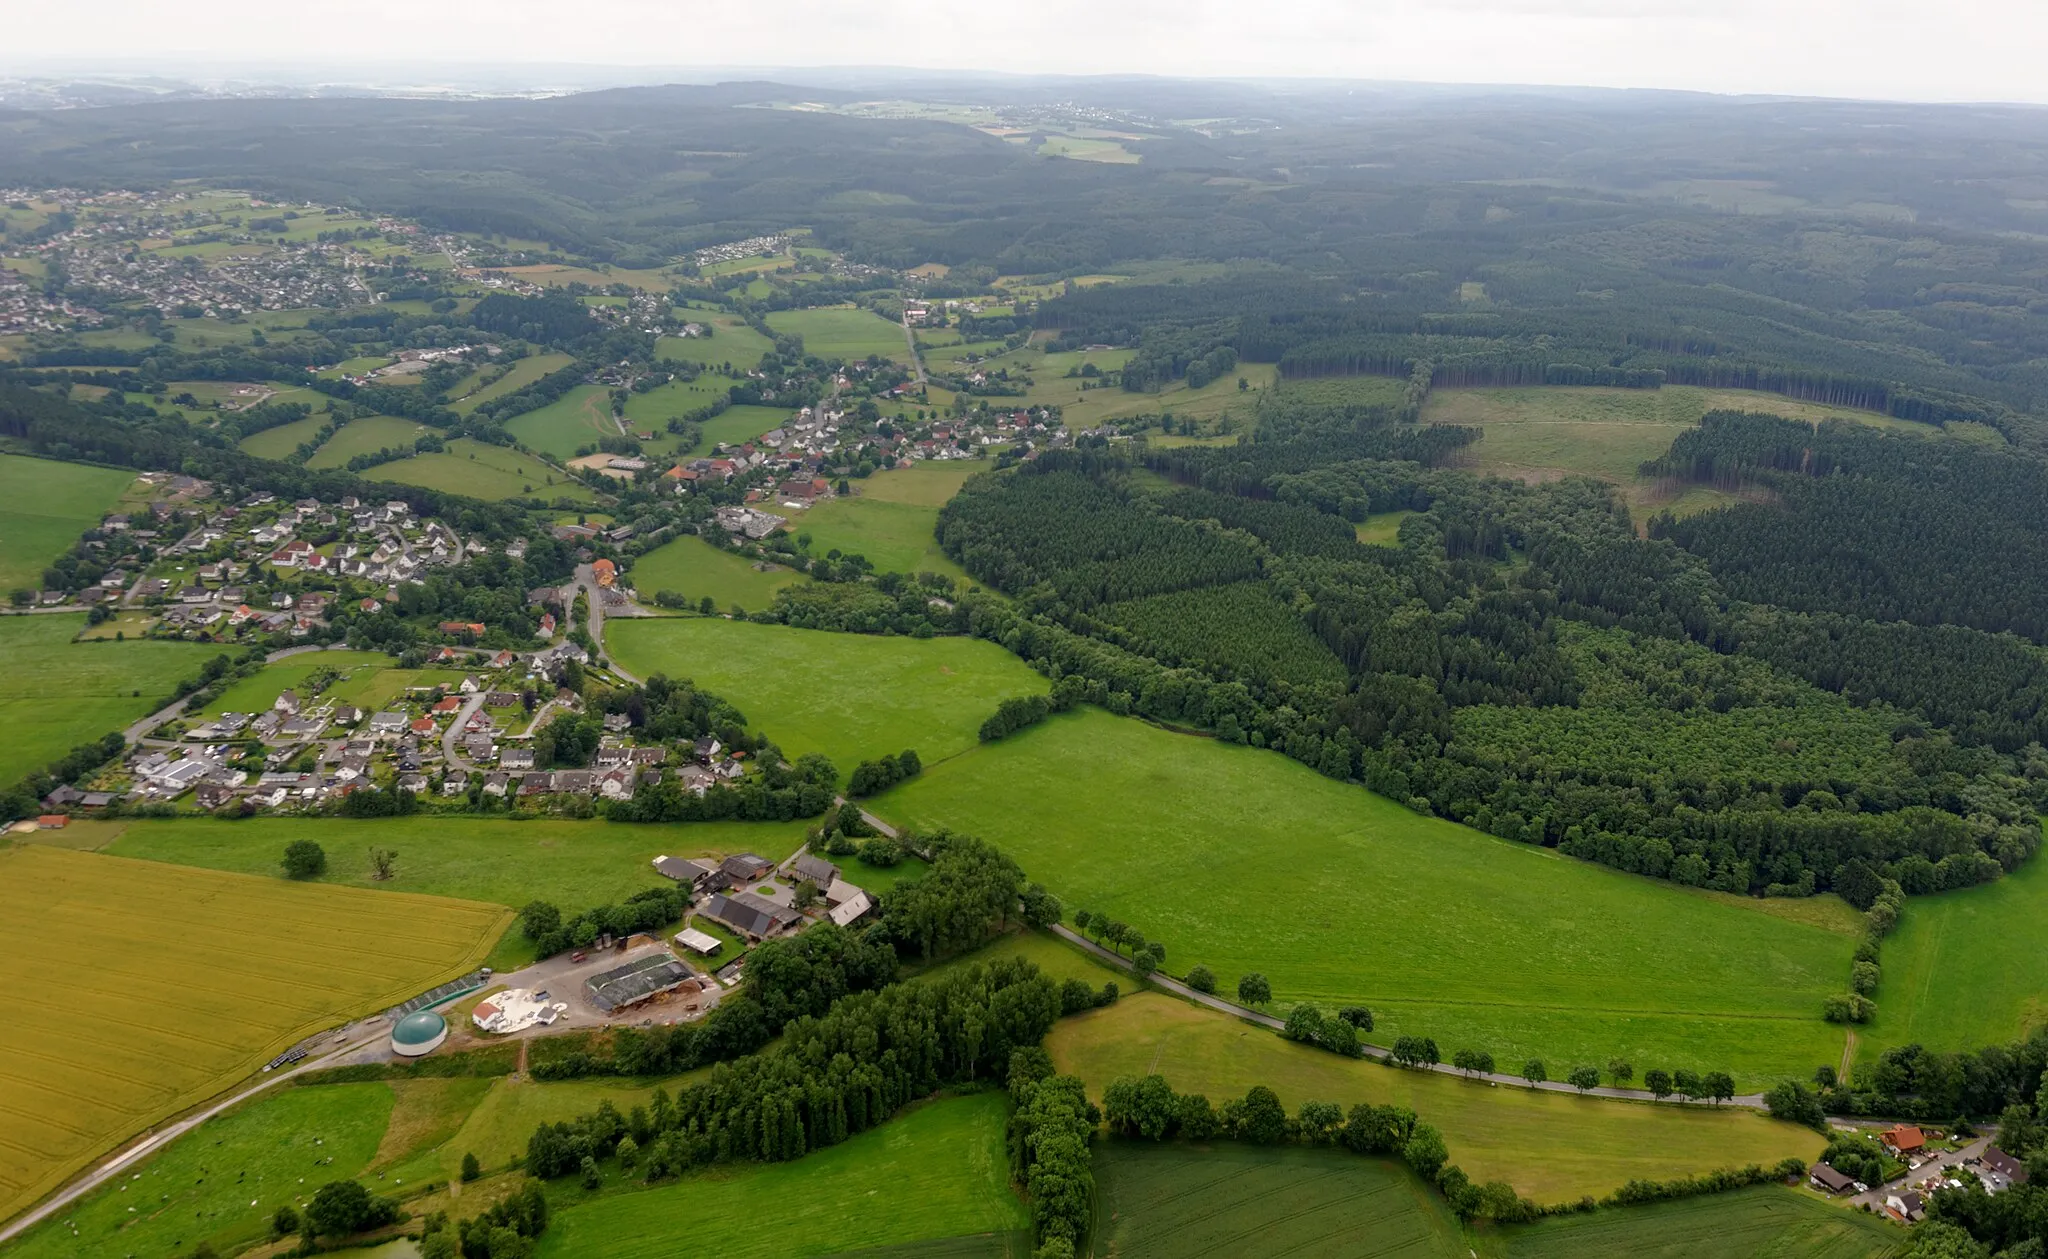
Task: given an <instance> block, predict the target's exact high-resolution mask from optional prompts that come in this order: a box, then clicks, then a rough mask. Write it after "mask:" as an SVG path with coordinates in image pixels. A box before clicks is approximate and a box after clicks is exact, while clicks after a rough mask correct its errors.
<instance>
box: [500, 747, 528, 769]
mask: <svg viewBox="0 0 2048 1259" xmlns="http://www.w3.org/2000/svg"><path fill="white" fill-rule="evenodd" d="M498 764H500V765H502V766H504V767H505V768H506V769H522V770H523V769H532V768H533V749H532V748H506V749H505V752H504V754H503V755H502V756H500V757H499V758H498Z"/></svg>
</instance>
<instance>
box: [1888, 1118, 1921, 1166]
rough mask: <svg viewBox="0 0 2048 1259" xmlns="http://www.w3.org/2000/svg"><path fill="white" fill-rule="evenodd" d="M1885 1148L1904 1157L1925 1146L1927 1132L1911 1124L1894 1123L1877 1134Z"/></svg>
mask: <svg viewBox="0 0 2048 1259" xmlns="http://www.w3.org/2000/svg"><path fill="white" fill-rule="evenodd" d="M1877 1139H1878V1140H1880V1141H1882V1142H1884V1146H1885V1148H1886V1149H1888V1150H1890V1151H1891V1152H1892V1153H1893V1154H1894V1155H1897V1156H1898V1157H1900V1158H1904V1157H1906V1156H1907V1155H1910V1154H1917V1153H1919V1152H1920V1151H1921V1150H1923V1149H1926V1148H1927V1134H1926V1133H1924V1132H1922V1131H1920V1129H1918V1128H1916V1127H1914V1126H1913V1125H1911V1124H1896V1125H1894V1126H1892V1127H1890V1128H1886V1129H1885V1130H1884V1131H1883V1132H1881V1133H1879V1134H1878V1138H1877Z"/></svg>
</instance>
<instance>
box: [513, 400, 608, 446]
mask: <svg viewBox="0 0 2048 1259" xmlns="http://www.w3.org/2000/svg"><path fill="white" fill-rule="evenodd" d="M505 431H506V432H508V433H510V434H512V436H514V437H516V438H518V439H519V440H520V441H522V442H524V443H525V444H526V445H527V446H529V447H531V448H532V449H534V450H538V451H540V452H541V453H542V454H545V455H552V456H553V457H554V458H557V459H568V458H571V457H573V456H574V455H575V453H576V451H577V449H578V448H580V447H583V446H595V445H596V444H597V439H598V438H600V437H605V436H611V437H617V436H618V435H619V426H618V425H617V424H614V423H613V422H612V404H611V396H610V394H609V392H608V391H607V390H606V389H605V388H604V387H603V386H602V385H579V386H578V387H576V388H574V389H571V390H570V391H569V392H567V393H565V394H563V395H562V396H561V397H559V398H557V399H555V400H554V401H553V402H550V403H549V404H548V405H546V406H544V407H542V408H540V409H539V410H538V411H528V412H526V413H525V414H524V415H515V416H513V417H512V418H511V419H509V420H507V421H505Z"/></svg>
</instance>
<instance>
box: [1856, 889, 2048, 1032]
mask: <svg viewBox="0 0 2048 1259" xmlns="http://www.w3.org/2000/svg"><path fill="white" fill-rule="evenodd" d="M1879 963H1880V965H1882V966H1883V968H1884V978H1883V980H1882V981H1881V982H1880V984H1879V985H1878V990H1877V996H1876V1000H1877V1018H1876V1019H1874V1020H1873V1021H1872V1022H1871V1023H1870V1024H1869V1025H1868V1026H1867V1027H1865V1028H1862V1029H1861V1030H1859V1031H1858V1032H1857V1042H1858V1046H1859V1049H1860V1051H1861V1053H1862V1055H1863V1056H1864V1057H1865V1058H1866V1059H1869V1060H1871V1061H1875V1059H1876V1056H1877V1054H1878V1052H1879V1051H1881V1050H1885V1049H1890V1048H1893V1047H1895V1046H1898V1045H1911V1044H1920V1045H1926V1046H1927V1047H1929V1048H1930V1049H1975V1048H1977V1047H1978V1046H1980V1045H2002V1044H2006V1043H2009V1042H2011V1041H2015V1040H2018V1039H2020V1038H2021V1037H2022V1036H2025V1035H2028V1034H2030V1033H2031V1032H2033V1031H2034V1029H2036V1028H2038V1027H2042V1026H2048V861H2043V860H2042V859H2041V857H2040V856H2039V855H2036V856H2035V857H2034V858H2033V859H2032V860H2030V861H2028V862H2027V863H2026V864H2025V865H2023V866H2021V867H2020V868H2019V870H2018V871H2017V872H2016V873H2013V874H2009V875H2007V876H2006V877H2005V878H2003V879H2000V880H1999V881H1998V882H1996V883H1988V884H1985V885H1983V886H1981V887H1972V888H1964V889H1962V890H1960V891H1955V892H1943V893H1941V894H1939V895H1936V896H1914V897H1909V898H1908V899H1907V901H1906V912H1905V914H1904V915H1902V916H1901V917H1900V919H1899V926H1898V929H1897V930H1895V931H1894V932H1893V933H1892V934H1891V935H1890V936H1888V937H1887V938H1886V939H1885V942H1884V951H1883V953H1882V954H1881V956H1880V958H1879Z"/></svg>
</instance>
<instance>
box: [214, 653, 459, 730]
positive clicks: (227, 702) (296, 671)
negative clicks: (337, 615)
mask: <svg viewBox="0 0 2048 1259" xmlns="http://www.w3.org/2000/svg"><path fill="white" fill-rule="evenodd" d="M392 667H393V664H392V659H391V657H390V656H387V655H385V654H384V653H382V652H378V651H308V652H303V653H301V654H300V655H296V656H286V657H285V658H284V659H282V660H279V661H276V662H274V663H272V664H266V665H264V666H263V667H262V668H261V669H259V670H257V671H256V672H255V673H252V674H250V675H249V676H248V677H246V678H237V679H236V680H235V681H234V682H232V683H231V684H229V686H228V689H226V690H225V691H222V692H221V693H220V698H219V699H216V700H214V701H213V702H212V703H211V704H208V705H207V706H206V708H205V709H204V710H203V711H202V713H201V715H202V716H205V717H218V716H220V715H221V714H222V713H260V712H263V711H265V710H266V709H268V708H270V707H271V706H272V705H273V704H275V703H276V702H277V697H278V696H279V695H282V694H284V692H285V691H287V690H292V691H296V692H297V693H298V696H299V699H300V700H301V701H306V700H310V699H312V698H314V696H315V695H317V694H324V693H325V690H324V689H323V690H322V691H312V690H310V689H309V688H308V687H307V686H306V682H307V679H309V678H311V677H312V676H313V675H314V674H316V673H334V674H339V675H341V679H340V680H339V681H337V682H336V683H335V686H336V687H345V686H347V685H348V684H349V683H351V682H354V681H356V680H357V679H359V678H367V677H369V676H371V675H373V674H375V673H378V672H380V671H382V670H384V669H389V668H392ZM453 677H454V678H455V680H456V681H458V682H459V681H461V680H462V675H461V674H460V673H456V674H453ZM337 698H339V693H338V691H337ZM348 702H351V703H353V702H354V701H353V700H351V701H348Z"/></svg>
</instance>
